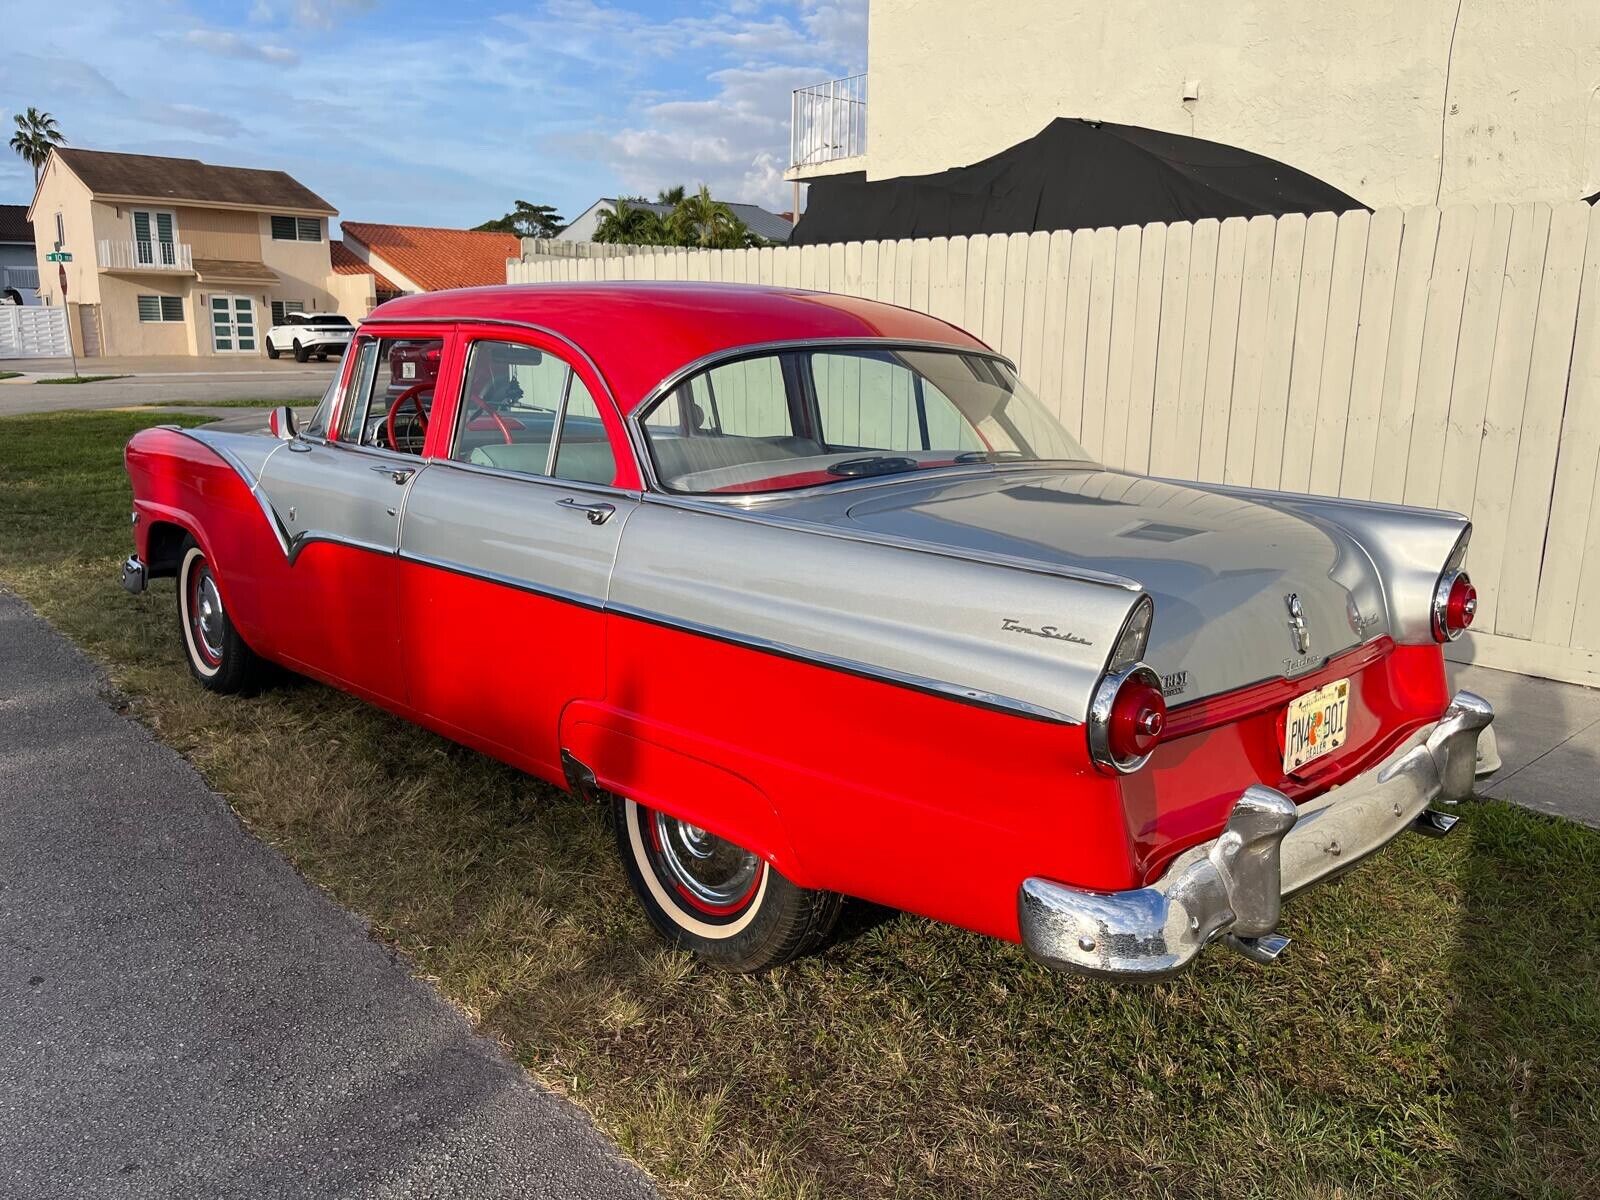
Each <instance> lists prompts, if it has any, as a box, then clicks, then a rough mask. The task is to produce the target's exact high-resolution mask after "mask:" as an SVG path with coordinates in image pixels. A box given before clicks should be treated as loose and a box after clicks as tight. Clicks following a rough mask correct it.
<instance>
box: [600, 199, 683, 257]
mask: <svg viewBox="0 0 1600 1200" xmlns="http://www.w3.org/2000/svg"><path fill="white" fill-rule="evenodd" d="M636 200H637V198H636V197H634V198H629V197H625V196H619V197H617V204H616V207H615V208H614V209H612V210H611V211H610V212H606V213H602V214H601V215H600V223H599V224H598V225H596V226H595V230H594V240H595V241H597V242H612V243H615V244H618V245H624V246H659V245H663V244H671V239H670V238H669V237H668V235H667V228H666V226H665V225H663V224H662V221H661V218H660V217H658V216H656V214H655V213H653V212H651V211H650V210H649V209H648V208H638V207H635V201H636Z"/></svg>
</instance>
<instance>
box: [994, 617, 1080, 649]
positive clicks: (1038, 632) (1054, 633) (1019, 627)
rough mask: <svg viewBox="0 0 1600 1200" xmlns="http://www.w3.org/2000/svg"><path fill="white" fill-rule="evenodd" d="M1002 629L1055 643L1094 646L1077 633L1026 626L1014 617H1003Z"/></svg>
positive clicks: (1049, 626) (1052, 628)
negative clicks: (1047, 639)
mask: <svg viewBox="0 0 1600 1200" xmlns="http://www.w3.org/2000/svg"><path fill="white" fill-rule="evenodd" d="M1000 628H1001V629H1002V630H1004V631H1005V632H1006V633H1025V634H1027V635H1028V636H1029V637H1041V638H1049V639H1050V640H1051V641H1053V642H1072V643H1073V644H1074V645H1078V646H1092V645H1094V643H1093V642H1091V641H1090V640H1089V639H1088V638H1081V637H1079V636H1078V635H1077V634H1075V633H1063V632H1062V631H1061V630H1059V629H1057V628H1056V627H1055V626H1054V625H1040V626H1039V627H1038V628H1035V627H1034V626H1032V625H1024V624H1023V623H1022V622H1021V621H1018V620H1016V619H1015V618H1014V617H1001V618H1000Z"/></svg>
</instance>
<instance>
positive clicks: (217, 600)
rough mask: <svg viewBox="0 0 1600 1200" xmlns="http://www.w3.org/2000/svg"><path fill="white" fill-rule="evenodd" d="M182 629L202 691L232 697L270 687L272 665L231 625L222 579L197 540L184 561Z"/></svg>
mask: <svg viewBox="0 0 1600 1200" xmlns="http://www.w3.org/2000/svg"><path fill="white" fill-rule="evenodd" d="M178 626H179V628H180V630H181V632H182V635H183V648H184V651H185V658H187V659H188V662H189V673H190V674H191V675H193V676H194V677H195V680H196V681H197V682H198V683H199V684H200V686H201V687H203V688H206V689H207V690H208V691H213V692H221V693H224V694H228V693H233V692H247V691H254V690H255V689H256V688H258V687H259V686H260V685H261V684H262V683H263V682H265V680H266V676H267V671H268V667H267V664H266V662H265V661H264V660H263V659H262V658H261V657H260V656H259V655H257V654H256V652H255V651H254V650H252V649H250V647H249V646H247V645H245V641H244V639H243V638H242V637H240V636H239V631H238V630H237V629H235V628H234V627H233V622H232V621H230V620H229V619H228V613H227V610H226V609H224V608H223V605H222V591H221V589H220V588H218V586H217V577H216V573H215V572H214V571H213V570H212V568H211V563H210V561H209V560H208V559H207V558H206V555H205V551H203V550H201V549H200V546H199V543H197V542H196V541H195V540H194V539H193V538H186V539H185V540H184V544H183V549H182V551H181V556H180V558H179V565H178Z"/></svg>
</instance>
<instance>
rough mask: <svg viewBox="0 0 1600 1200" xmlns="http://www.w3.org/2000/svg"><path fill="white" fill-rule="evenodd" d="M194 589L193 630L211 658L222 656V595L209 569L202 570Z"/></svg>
mask: <svg viewBox="0 0 1600 1200" xmlns="http://www.w3.org/2000/svg"><path fill="white" fill-rule="evenodd" d="M202 571H203V573H202V574H201V576H200V581H199V583H198V584H196V586H195V589H194V593H195V594H194V631H195V635H196V636H197V637H198V638H199V639H200V642H201V645H202V646H204V648H205V651H206V653H207V654H208V655H209V656H210V657H212V658H221V657H222V596H221V594H220V593H219V592H218V591H217V584H216V581H215V580H214V579H212V578H211V572H210V571H204V569H203V568H202Z"/></svg>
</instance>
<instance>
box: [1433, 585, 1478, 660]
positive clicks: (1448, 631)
mask: <svg viewBox="0 0 1600 1200" xmlns="http://www.w3.org/2000/svg"><path fill="white" fill-rule="evenodd" d="M1477 615H1478V589H1477V588H1475V587H1473V586H1472V579H1471V577H1470V576H1468V574H1467V573H1466V572H1465V571H1449V572H1446V573H1445V574H1444V575H1443V576H1441V577H1440V579H1439V586H1438V588H1437V589H1436V590H1435V591H1434V596H1433V636H1434V639H1435V640H1436V641H1440V642H1453V641H1455V640H1456V639H1457V638H1458V637H1460V636H1461V635H1462V634H1463V633H1465V632H1466V631H1467V629H1468V628H1469V627H1470V626H1471V625H1472V618H1473V617H1475V616H1477Z"/></svg>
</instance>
